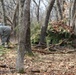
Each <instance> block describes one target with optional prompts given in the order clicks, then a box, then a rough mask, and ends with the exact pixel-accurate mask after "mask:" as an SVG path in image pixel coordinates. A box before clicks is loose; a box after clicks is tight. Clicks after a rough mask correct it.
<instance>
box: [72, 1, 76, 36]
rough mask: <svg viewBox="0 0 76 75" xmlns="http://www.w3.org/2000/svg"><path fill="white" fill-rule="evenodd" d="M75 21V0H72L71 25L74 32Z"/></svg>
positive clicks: (75, 30) (75, 27) (75, 28)
mask: <svg viewBox="0 0 76 75" xmlns="http://www.w3.org/2000/svg"><path fill="white" fill-rule="evenodd" d="M75 21H76V0H74V2H73V8H72V26H73V28H74V32H75V34H76V25H75Z"/></svg>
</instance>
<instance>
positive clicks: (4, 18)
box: [0, 0, 6, 24]
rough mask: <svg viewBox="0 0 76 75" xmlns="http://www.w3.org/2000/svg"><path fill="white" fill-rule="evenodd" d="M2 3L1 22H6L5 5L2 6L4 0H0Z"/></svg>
mask: <svg viewBox="0 0 76 75" xmlns="http://www.w3.org/2000/svg"><path fill="white" fill-rule="evenodd" d="M0 1H1V4H2V11H3V12H2V13H3V22H4V23H5V24H6V14H5V12H6V11H5V7H4V0H0Z"/></svg>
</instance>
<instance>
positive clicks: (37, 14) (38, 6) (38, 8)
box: [33, 0, 41, 23]
mask: <svg viewBox="0 0 76 75" xmlns="http://www.w3.org/2000/svg"><path fill="white" fill-rule="evenodd" d="M33 2H34V3H35V5H36V7H37V12H36V17H37V22H38V23H39V10H40V2H41V0H39V1H38V4H37V2H36V1H35V0H33Z"/></svg>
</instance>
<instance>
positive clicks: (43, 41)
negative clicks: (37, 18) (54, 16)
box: [39, 0, 55, 45]
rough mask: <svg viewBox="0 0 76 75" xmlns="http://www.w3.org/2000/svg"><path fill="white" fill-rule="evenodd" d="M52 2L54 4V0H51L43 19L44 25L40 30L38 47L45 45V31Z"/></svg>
mask: <svg viewBox="0 0 76 75" xmlns="http://www.w3.org/2000/svg"><path fill="white" fill-rule="evenodd" d="M54 2H55V0H51V1H50V4H49V6H48V9H47V13H46V17H45V23H44V25H43V26H42V28H41V36H40V42H39V45H43V44H45V37H46V30H47V27H48V22H49V17H50V12H51V10H52V8H53V5H54Z"/></svg>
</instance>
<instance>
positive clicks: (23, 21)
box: [16, 0, 32, 72]
mask: <svg viewBox="0 0 76 75" xmlns="http://www.w3.org/2000/svg"><path fill="white" fill-rule="evenodd" d="M30 1H31V0H19V46H18V52H17V53H18V54H17V60H16V70H17V71H18V72H23V71H24V56H25V53H26V52H27V51H28V50H27V49H29V51H30V52H32V51H31V44H30ZM26 40H27V41H26ZM27 42H28V43H27ZM29 51H28V52H29Z"/></svg>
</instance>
